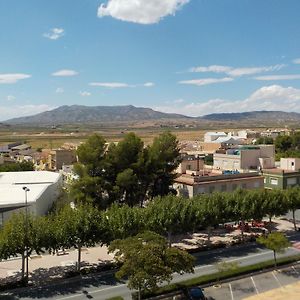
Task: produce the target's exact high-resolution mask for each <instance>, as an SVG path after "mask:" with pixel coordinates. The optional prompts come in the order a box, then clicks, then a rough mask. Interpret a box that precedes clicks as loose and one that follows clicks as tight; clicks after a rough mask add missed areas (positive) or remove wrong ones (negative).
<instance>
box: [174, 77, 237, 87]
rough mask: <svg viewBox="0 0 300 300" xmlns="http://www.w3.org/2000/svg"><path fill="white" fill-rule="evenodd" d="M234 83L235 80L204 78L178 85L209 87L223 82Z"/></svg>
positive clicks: (184, 81)
mask: <svg viewBox="0 0 300 300" xmlns="http://www.w3.org/2000/svg"><path fill="white" fill-rule="evenodd" d="M230 81H233V78H230V77H224V78H202V79H192V80H182V81H179V82H178V83H180V84H191V85H197V86H202V85H208V84H213V83H221V82H230Z"/></svg>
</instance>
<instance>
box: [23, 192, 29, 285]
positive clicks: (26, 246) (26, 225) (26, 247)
mask: <svg viewBox="0 0 300 300" xmlns="http://www.w3.org/2000/svg"><path fill="white" fill-rule="evenodd" d="M23 190H24V192H25V252H26V283H27V282H28V205H27V192H29V191H30V189H29V188H28V187H26V186H23Z"/></svg>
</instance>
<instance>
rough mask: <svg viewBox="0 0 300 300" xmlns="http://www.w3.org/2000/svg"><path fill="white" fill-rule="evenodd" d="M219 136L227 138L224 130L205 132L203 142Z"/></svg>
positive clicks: (211, 140) (209, 141) (213, 139)
mask: <svg viewBox="0 0 300 300" xmlns="http://www.w3.org/2000/svg"><path fill="white" fill-rule="evenodd" d="M220 137H223V138H227V134H226V133H225V132H206V133H205V134H204V142H205V143H211V142H214V141H215V140H216V139H218V138H220Z"/></svg>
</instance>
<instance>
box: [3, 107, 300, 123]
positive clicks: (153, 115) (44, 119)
mask: <svg viewBox="0 0 300 300" xmlns="http://www.w3.org/2000/svg"><path fill="white" fill-rule="evenodd" d="M162 119H167V120H168V119H169V120H179V119H180V120H182V121H184V120H190V121H221V122H228V121H276V122H278V121H280V122H285V121H300V113H294V112H283V111H252V112H242V113H215V114H209V115H204V116H201V117H189V116H185V115H180V114H171V113H163V112H159V111H155V110H153V109H151V108H144V107H135V106H133V105H126V106H84V105H71V106H67V105H64V106H60V107H58V108H55V109H53V110H50V111H46V112H42V113H39V114H36V115H32V116H28V117H20V118H14V119H10V120H7V121H5V122H3V123H6V124H11V125H18V124H27V125H41V124H84V123H107V122H130V121H143V120H162Z"/></svg>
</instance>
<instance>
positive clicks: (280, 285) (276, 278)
mask: <svg viewBox="0 0 300 300" xmlns="http://www.w3.org/2000/svg"><path fill="white" fill-rule="evenodd" d="M272 274H273V277H274V278H275V280H276V281H277V283H278V285H279V287H281V288H282V284H281V283H280V281H279V279H278V277H277V276H276V275H275V273H274V271H273V272H272Z"/></svg>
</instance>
